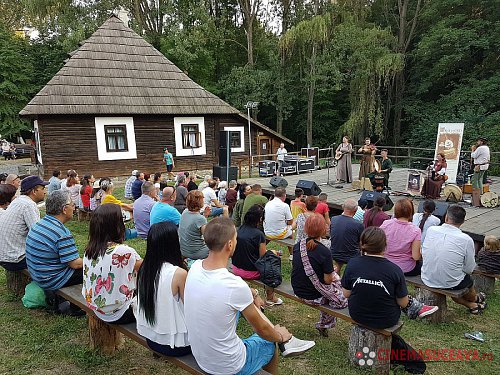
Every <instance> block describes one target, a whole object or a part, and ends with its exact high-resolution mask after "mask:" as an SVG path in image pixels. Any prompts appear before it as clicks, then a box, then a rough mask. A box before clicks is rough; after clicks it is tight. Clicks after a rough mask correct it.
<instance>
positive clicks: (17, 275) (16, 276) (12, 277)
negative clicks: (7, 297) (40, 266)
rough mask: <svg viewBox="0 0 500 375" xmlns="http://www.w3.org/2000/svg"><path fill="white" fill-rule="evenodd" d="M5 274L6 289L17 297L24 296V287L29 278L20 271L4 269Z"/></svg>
mask: <svg viewBox="0 0 500 375" xmlns="http://www.w3.org/2000/svg"><path fill="white" fill-rule="evenodd" d="M5 273H6V276H7V289H8V290H10V291H11V292H12V293H14V294H15V295H16V296H17V297H22V296H24V289H25V288H26V285H28V284H29V282H30V278H29V277H28V276H26V275H25V274H23V272H22V271H7V270H6V271H5Z"/></svg>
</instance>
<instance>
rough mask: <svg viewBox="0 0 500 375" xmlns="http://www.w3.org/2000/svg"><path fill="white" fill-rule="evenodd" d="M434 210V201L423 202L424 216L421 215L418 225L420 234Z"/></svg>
mask: <svg viewBox="0 0 500 375" xmlns="http://www.w3.org/2000/svg"><path fill="white" fill-rule="evenodd" d="M435 209H436V203H434V201H431V200H426V201H425V202H424V214H423V215H422V220H420V225H419V226H418V227H419V228H420V231H421V232H422V231H423V230H424V225H425V222H426V221H427V219H428V218H429V216H431V215H432V213H433V212H434V210H435Z"/></svg>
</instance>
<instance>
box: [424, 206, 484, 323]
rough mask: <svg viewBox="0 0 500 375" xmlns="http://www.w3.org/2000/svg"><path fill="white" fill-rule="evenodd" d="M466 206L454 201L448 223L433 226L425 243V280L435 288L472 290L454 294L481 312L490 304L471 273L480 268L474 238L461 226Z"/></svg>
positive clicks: (473, 309) (458, 300) (477, 311)
mask: <svg viewBox="0 0 500 375" xmlns="http://www.w3.org/2000/svg"><path fill="white" fill-rule="evenodd" d="M465 214H466V213H465V209H464V208H463V207H460V206H459V205H457V204H453V205H451V206H449V207H448V209H447V210H446V217H445V219H444V224H443V225H441V226H438V227H430V228H429V230H428V231H427V234H426V236H425V241H424V244H423V245H422V260H423V264H422V282H423V283H424V284H425V285H427V286H428V287H431V288H440V289H450V290H461V289H465V288H468V289H469V291H468V292H467V294H465V295H464V296H462V297H451V298H452V299H453V301H455V302H456V303H458V304H460V305H463V306H466V307H467V308H468V309H469V312H470V313H471V314H474V315H477V314H480V313H482V311H483V310H484V309H485V308H486V307H487V304H486V301H485V300H486V295H485V294H484V293H482V292H481V293H477V292H476V289H475V288H474V281H473V280H472V277H471V276H470V274H471V273H472V272H473V271H474V268H476V262H475V260H474V255H475V249H474V241H473V240H472V238H470V236H469V235H467V234H465V233H463V232H462V231H461V230H460V226H461V225H462V224H463V223H464V221H465Z"/></svg>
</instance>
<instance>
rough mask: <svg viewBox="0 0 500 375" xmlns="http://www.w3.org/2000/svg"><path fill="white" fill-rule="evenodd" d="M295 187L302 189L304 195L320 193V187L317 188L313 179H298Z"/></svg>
mask: <svg viewBox="0 0 500 375" xmlns="http://www.w3.org/2000/svg"><path fill="white" fill-rule="evenodd" d="M295 188H296V189H302V190H304V194H305V195H316V196H318V195H320V194H321V189H320V188H319V186H318V185H316V182H314V181H308V180H299V182H297V186H296V187H295Z"/></svg>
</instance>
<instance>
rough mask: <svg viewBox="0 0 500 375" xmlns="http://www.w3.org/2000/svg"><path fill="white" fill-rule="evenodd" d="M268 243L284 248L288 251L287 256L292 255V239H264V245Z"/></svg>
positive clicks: (293, 242) (293, 241)
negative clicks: (274, 243)
mask: <svg viewBox="0 0 500 375" xmlns="http://www.w3.org/2000/svg"><path fill="white" fill-rule="evenodd" d="M269 242H276V243H277V244H278V245H281V246H285V247H286V248H287V249H288V253H289V255H292V253H293V247H294V246H295V240H294V239H293V238H292V237H288V238H283V239H281V240H278V239H271V238H268V237H266V243H269Z"/></svg>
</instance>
